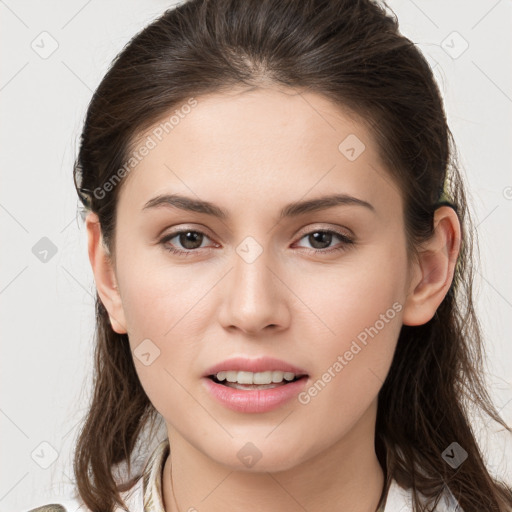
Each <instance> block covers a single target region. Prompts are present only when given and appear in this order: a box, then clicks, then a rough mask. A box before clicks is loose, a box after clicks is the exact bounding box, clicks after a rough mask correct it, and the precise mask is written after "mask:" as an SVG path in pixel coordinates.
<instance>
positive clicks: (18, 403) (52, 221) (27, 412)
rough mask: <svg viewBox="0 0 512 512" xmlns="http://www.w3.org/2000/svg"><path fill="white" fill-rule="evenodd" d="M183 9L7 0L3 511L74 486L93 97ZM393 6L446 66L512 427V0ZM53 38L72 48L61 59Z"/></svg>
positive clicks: (502, 395)
mask: <svg viewBox="0 0 512 512" xmlns="http://www.w3.org/2000/svg"><path fill="white" fill-rule="evenodd" d="M171 5H173V3H172V2H165V1H162V0H152V1H148V0H129V1H128V0H123V1H121V0H110V1H103V2H100V1H99V0H89V1H84V0H73V1H67V2H64V1H60V2H59V1H56V0H53V1H46V2H36V1H27V2H15V0H5V1H3V0H0V16H1V18H0V24H1V27H0V38H1V49H2V58H1V61H0V62H1V75H0V101H1V114H0V119H1V125H0V126H1V128H0V129H1V138H2V151H1V154H0V159H1V160H0V162H1V165H0V172H1V188H0V223H1V233H2V245H1V247H2V251H0V261H1V266H0V304H1V311H0V314H1V328H2V330H1V334H2V356H1V359H0V363H1V371H0V378H1V395H0V432H1V438H0V439H1V450H2V451H1V458H0V461H1V469H0V511H5V512H6V511H12V510H20V511H21V510H26V509H28V508H30V507H32V506H36V505H40V504H42V503H45V502H48V500H50V499H52V500H53V499H54V498H55V497H56V496H59V495H63V496H65V495H66V494H67V493H68V492H69V477H71V476H72V471H71V466H70V461H71V450H72V447H73V442H74V440H75V438H76V435H77V424H78V422H79V421H80V419H81V416H82V414H83V413H84V412H85V406H86V404H87V400H88V397H89V392H90V389H89V388H88V386H87V383H88V382H89V380H88V378H89V377H90V375H91V368H92V335H93V327H94V310H93V304H94V302H93V296H94V290H95V288H94V280H93V275H92V272H91V269H90V265H89V261H88V257H87V244H86V233H85V227H84V225H83V224H82V222H81V220H80V219H79V217H78V216H77V214H76V212H77V198H76V195H75V191H74V188H73V181H72V164H73V160H74V157H75V154H76V151H77V147H78V138H79V134H80V129H81V125H82V121H83V117H84V114H85V109H86V106H87V104H88V102H89V100H90V98H91V95H92V92H93V90H94V89H95V88H96V87H97V85H98V84H99V82H100V80H101V78H102V76H103V75H104V73H105V72H106V70H107V67H108V65H109V63H110V61H111V60H112V59H113V58H114V56H115V55H116V54H117V53H118V51H120V50H121V48H122V47H123V46H124V45H125V44H126V43H127V42H128V40H129V39H130V38H131V37H132V36H133V35H134V34H135V33H136V32H138V31H139V30H140V29H141V28H142V27H144V26H145V25H146V24H148V23H149V22H150V21H151V20H153V19H154V18H155V17H156V16H158V15H159V14H161V13H162V12H163V11H164V10H165V9H166V8H168V7H170V6H171ZM389 5H390V6H391V7H392V8H393V10H394V11H395V12H396V14H397V15H398V19H399V21H400V27H401V31H402V33H404V34H405V35H406V36H408V37H409V38H411V39H412V40H413V41H414V42H416V43H417V44H418V45H419V46H420V48H421V49H422V50H423V51H424V52H425V53H426V54H427V56H428V58H429V60H430V62H431V65H432V66H435V67H434V70H435V75H436V78H437V80H438V82H439V84H440V87H441V90H442V93H443V95H444V97H445V101H446V111H447V115H448V121H449V124H450V127H451V129H452V131H453V133H454V135H455V138H456V142H457V144H458V148H459V152H460V155H461V163H462V165H463V166H464V168H465V174H466V178H467V184H468V190H469V200H470V201H471V204H472V212H473V216H474V220H475V224H476V225H477V232H478V236H479V239H480V247H481V259H482V263H481V267H479V268H478V272H477V274H476V277H477V287H476V291H477V309H478V312H479V314H480V319H481V323H482V327H483V331H484V334H485V336H486V344H487V345H486V346H487V352H488V354H489V373H490V377H489V381H490V393H491V396H492V397H493V398H494V400H495V402H496V404H497V407H498V409H500V410H501V414H502V415H503V417H504V418H505V420H506V421H507V423H508V424H512V371H511V370H510V369H511V368H512V343H511V341H510V328H511V321H510V319H511V316H512V272H511V254H512V251H511V248H512V230H511V229H510V224H511V222H510V220H511V213H512V174H511V172H510V163H511V157H510V154H511V151H510V150H511V143H512V137H511V131H512V129H511V113H512V73H511V68H510V65H509V63H510V62H511V55H510V54H511V51H512V36H511V34H512V31H511V30H510V27H511V13H512V3H511V2H510V1H506V0H501V1H493V2H481V1H476V0H474V1H470V2H468V1H462V0H459V1H451V2H446V1H445V0H430V1H420V0H416V1H415V2H413V1H412V0H392V1H390V2H389ZM45 31H46V32H48V34H50V35H49V36H48V35H41V33H42V32H45ZM454 32H457V34H454ZM53 40H54V41H56V43H54V42H53ZM465 41H466V42H467V43H466V42H465ZM52 44H53V45H55V44H58V48H57V49H56V50H55V51H54V53H52V54H51V55H49V56H47V55H45V54H44V52H49V51H50V50H51V49H52ZM466 44H468V45H469V46H468V48H467V49H466V50H465V51H464V52H463V53H461V51H462V50H463V49H464V47H465V45H466ZM38 52H39V53H38ZM459 53H461V54H460V55H458V54H459ZM43 57H46V58H43ZM454 57H455V58H454ZM42 237H48V238H49V239H50V240H51V241H52V242H53V244H55V246H56V250H57V252H56V254H55V255H54V256H53V257H51V258H50V257H49V256H48V261H47V262H46V263H44V262H42V261H40V259H38V258H37V257H36V256H35V255H34V253H33V252H32V248H33V247H34V245H35V244H36V243H37V242H38V241H39V240H40V239H41V238H42ZM446 407H450V404H446ZM485 426H486V425H484V424H482V422H477V420H475V429H476V430H477V433H478V435H479V436H480V438H481V441H482V443H483V447H484V449H485V450H487V451H488V453H489V454H488V459H489V464H490V466H491V469H492V471H493V472H494V473H495V474H499V475H500V476H501V477H502V478H505V479H506V480H507V481H508V482H512V464H510V463H509V464H508V465H507V459H508V460H509V461H510V460H512V456H511V454H512V446H511V444H512V443H511V442H510V439H509V438H507V437H506V436H504V435H503V434H498V433H496V432H495V430H496V429H493V430H492V431H489V433H488V434H484V432H485V430H483V428H482V427H485ZM454 441H455V440H454ZM41 443H49V445H51V447H53V449H55V451H56V453H55V455H58V458H57V459H56V460H55V462H54V463H53V464H51V465H50V466H49V467H48V468H47V469H44V468H42V467H41V466H40V465H41V464H42V465H45V464H49V463H50V462H51V460H52V453H53V452H52V448H50V447H49V445H48V444H43V445H41Z"/></svg>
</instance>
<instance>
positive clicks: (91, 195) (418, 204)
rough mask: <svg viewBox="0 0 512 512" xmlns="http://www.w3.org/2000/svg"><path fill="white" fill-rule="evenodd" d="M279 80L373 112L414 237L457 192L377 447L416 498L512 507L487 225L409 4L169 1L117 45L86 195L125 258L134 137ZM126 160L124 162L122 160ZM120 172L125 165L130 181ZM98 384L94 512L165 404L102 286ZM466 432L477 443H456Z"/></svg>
mask: <svg viewBox="0 0 512 512" xmlns="http://www.w3.org/2000/svg"><path fill="white" fill-rule="evenodd" d="M262 84H265V85H268V84H276V85H279V86H286V87H290V88H293V89H296V90H299V91H312V92H316V93H319V94H322V95H324V96H325V97H326V98H328V99H329V100H331V101H332V102H334V103H335V104H336V105H338V106H339V107H340V108H343V109H344V110H345V111H347V112H351V113H353V114H354V115H356V116H358V118H359V119H360V120H361V121H362V122H365V123H366V124H367V125H368V127H369V129H370V130H371V133H372V135H373V136H374V137H375V140H376V141H377V143H378V147H379V152H380V156H381V158H382V160H383V162H384V163H385V164H386V167H387V169H388V171H389V173H390V176H391V177H392V179H393V180H394V181H395V182H396V183H397V186H398V187H399V189H400V191H401V193H402V195H403V198H404V216H405V225H406V230H407V241H408V246H409V248H410V249H411V250H412V252H414V250H415V248H416V247H417V246H418V244H419V243H420V242H422V241H424V240H426V239H428V238H429V237H430V236H431V235H432V233H433V214H434V211H435V209H436V208H437V207H439V206H440V205H442V204H445V205H449V206H451V207H452V208H453V209H454V210H455V211H456V213H457V214H458V217H459V220H460V222H461V226H462V248H461V252H460V254H459V257H458V261H457V265H456V269H455V276H454V279H453V282H452V284H451V287H450V289H449V291H448V293H447V295H446V297H445V299H444V300H443V302H442V304H441V305H440V306H439V308H438V310H437V312H436V313H435V315H434V317H433V318H432V319H431V320H430V321H429V322H427V323H426V324H424V325H421V326H414V327H411V326H403V327H402V330H401V332H400V336H399V339H398V344H397V348H396V352H395V356H394V360H393V362H392V365H391V368H390V371H389V374H388V376H387V379H386V381H385V382H384V384H383V386H382V388H381V390H380V392H379V397H378V413H377V424H376V435H375V449H376V453H377V456H378V457H379V461H380V463H381V465H382V466H383V468H384V469H385V472H386V478H387V481H386V485H389V483H390V481H391V479H395V480H396V481H397V482H398V483H399V484H401V485H402V486H404V487H411V488H412V490H413V496H414V507H415V510H417V511H420V510H427V509H426V508H423V507H424V505H422V504H421V501H420V499H419V496H418V492H421V493H422V494H423V495H424V496H426V497H427V498H428V500H427V501H428V504H429V505H430V506H432V505H433V504H434V503H435V502H436V500H437V498H438V496H439V495H440V493H441V492H442V491H443V490H444V489H446V488H448V489H449V490H450V491H451V493H452V494H453V496H454V497H455V498H456V499H457V500H458V502H459V504H460V505H461V506H462V508H463V509H464V511H465V512H482V511H486V512H490V511H500V512H501V511H505V510H512V493H511V489H510V488H507V487H506V485H505V484H504V483H502V482H499V481H497V480H495V479H494V478H493V477H491V475H490V474H489V472H488V469H487V468H486V466H485V464H484V460H483V456H482V453H481V451H480V448H479V446H478V444H477V441H476V439H475V435H474V433H473V431H472V427H471V424H470V420H469V418H470V413H471V410H470V406H471V405H473V406H475V407H476V409H478V410H480V411H483V412H485V414H487V415H488V416H489V417H490V418H492V419H493V420H495V421H496V422H498V423H499V424H500V425H502V426H503V427H504V428H505V429H507V430H508V431H509V432H512V430H511V429H510V428H509V427H508V426H507V425H506V424H505V423H504V421H503V420H502V419H501V417H500V416H499V414H498V412H497V411H496V409H495V407H494V406H493V404H492V402H491V400H490V398H489V396H488V394H487V391H486V385H485V382H484V377H483V366H482V361H483V355H484V353H483V347H482V338H481V333H480V328H479V323H478V319H477V317H476V315H475V310H474V305H473V298H472V281H473V271H474V270H473V261H474V254H473V249H474V248H475V250H476V248H477V245H476V244H475V242H476V240H473V237H474V234H475V231H474V229H473V228H472V224H471V219H470V216H469V211H468V207H467V202H466V197H465V192H464V184H463V181H462V178H461V173H460V170H459V169H460V166H459V165H458V163H457V155H456V148H455V144H454V140H453V136H452V134H451V132H450V130H449V128H448V126H447V122H446V117H445V113H444V107H443V103H442V99H441V95H440V92H439V89H438V87H437V84H436V82H435V79H434V77H433V74H432V70H431V69H430V67H429V65H428V63H427V61H426V60H425V58H424V57H423V55H422V54H421V52H420V51H419V50H418V49H417V48H416V46H415V45H414V44H413V43H412V42H411V41H410V40H409V39H407V38H406V37H404V36H403V35H401V34H400V32H399V30H398V22H397V19H396V16H395V15H394V13H392V11H391V12H390V9H389V7H388V6H387V5H385V4H384V3H382V4H378V3H376V2H373V1H371V0H301V1H297V0H243V1H242V0H191V1H188V2H185V3H182V4H180V5H178V6H177V7H175V8H173V9H170V10H168V11H166V12H165V13H164V14H163V15H162V16H161V17H159V18H158V19H157V20H155V21H154V22H153V23H151V24H150V25H149V26H147V27H146V28H145V29H144V30H142V31H141V32H140V33H139V34H137V35H136V36H135V37H134V38H133V39H132V40H131V41H130V42H129V43H128V44H127V45H126V46H125V48H124V49H123V50H122V51H121V52H120V54H119V55H118V56H117V57H116V58H115V60H114V61H113V63H112V65H111V67H110V69H109V70H108V72H107V74H106V75H105V77H104V78H103V80H102V82H101V83H100V85H99V87H98V88H97V90H96V92H95V93H94V96H93V98H92V100H91V102H90V105H89V107H88V111H87V115H86V119H85V123H84V127H83V132H82V135H81V141H80V150H79V154H78V157H77V160H76V163H75V167H74V179H75V185H76V188H77V192H78V194H79V197H80V199H81V201H82V203H83V205H84V206H85V208H86V210H89V211H93V212H95V213H96V214H97V215H98V217H99V220H100V224H101V229H102V234H103V239H104V241H105V244H106V246H107V248H108V249H109V251H110V254H111V256H112V258H113V259H115V247H114V244H113V240H114V236H113V235H114V230H115V225H116V204H117V198H118V195H119V193H120V190H122V186H123V182H124V179H125V175H126V172H127V170H126V162H128V161H130V156H131V155H132V152H133V149H134V141H135V140H136V139H137V137H138V136H139V135H140V134H141V133H143V131H144V130H146V129H148V128H149V127H151V126H153V125H154V124H155V123H156V122H159V121H161V119H163V118H164V117H165V116H169V115H171V112H172V111H173V110H174V109H179V108H180V106H182V105H185V104H187V102H189V101H190V98H194V97H200V96H201V95H202V94H207V93H212V92H217V93H222V92H223V91H229V90H230V89H232V88H233V87H235V86H240V85H242V86H246V87H258V86H259V85H262ZM122 169H124V172H122ZM116 180H117V181H116ZM95 341H96V345H95V374H94V382H93V396H92V400H91V403H90V407H89V409H88V413H87V415H86V418H85V420H84V422H83V425H82V427H81V430H80V435H79V438H78V440H77V444H76V450H75V455H74V472H75V476H76V481H77V490H78V492H79V494H80V497H81V498H82V499H83V501H84V502H85V504H86V505H87V506H88V507H89V508H90V509H91V510H92V511H94V512H100V511H101V512H105V511H112V510H113V509H114V506H115V505H116V504H117V505H120V506H122V507H123V508H125V509H126V505H125V503H124V502H123V501H122V500H121V496H120V494H119V492H120V491H121V490H124V489H127V488H128V487H129V486H130V485H132V484H133V483H134V482H135V481H136V478H137V477H135V478H134V479H132V480H131V481H129V482H118V481H116V479H115V478H114V475H113V471H112V470H113V467H114V465H116V464H119V463H126V464H127V465H128V468H129V470H130V459H131V457H132V455H133V452H134V448H135V446H136V443H137V442H138V440H139V439H140V438H141V437H143V435H144V434H145V433H146V435H147V430H148V428H149V426H151V428H153V426H154V425H155V423H156V422H157V420H158V419H159V415H158V413H157V411H156V410H155V409H154V407H153V405H152V404H151V402H150V401H149V399H148V397H147V396H146V394H145V392H144V390H143V388H142V386H141V384H140V382H139V379H138V377H137V374H136V371H135V367H134V363H133V359H132V354H131V351H130V346H129V342H128V338H127V335H126V334H123V335H120V334H117V333H116V332H114V330H113V329H112V327H111V325H110V321H109V316H108V314H107V312H106V309H105V308H104V306H103V304H102V303H101V300H100V298H99V296H98V295H97V296H96V340H95ZM454 441H456V442H457V443H458V444H459V445H460V446H461V447H462V448H463V449H464V450H465V451H466V452H467V453H468V457H467V459H466V460H465V461H464V462H463V463H462V464H461V465H460V466H459V467H458V468H456V469H453V468H452V467H451V466H450V465H449V464H447V463H446V462H445V460H444V459H443V457H442V454H443V452H444V451H445V450H446V449H447V448H448V447H449V446H450V445H451V443H452V442H454Z"/></svg>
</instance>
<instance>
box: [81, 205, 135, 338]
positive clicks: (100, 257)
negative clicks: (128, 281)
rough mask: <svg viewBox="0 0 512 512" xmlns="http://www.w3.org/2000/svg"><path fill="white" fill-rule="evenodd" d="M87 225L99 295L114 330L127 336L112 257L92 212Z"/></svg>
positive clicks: (91, 261) (91, 258)
mask: <svg viewBox="0 0 512 512" xmlns="http://www.w3.org/2000/svg"><path fill="white" fill-rule="evenodd" d="M85 223H86V227H87V238H88V253H89V261H90V263H91V267H92V271H93V274H94V281H95V283H96V289H97V290H98V295H99V297H100V299H101V302H102V303H103V305H104V306H105V309H106V310H107V311H108V314H109V318H110V323H111V325H112V329H113V330H114V331H115V332H117V333H118V334H125V333H126V332H127V330H126V320H125V315H124V310H123V304H122V301H121V295H120V293H119V289H118V286H117V281H116V276H115V272H114V268H113V265H112V261H111V258H110V255H109V254H108V252H107V249H106V248H105V246H104V244H103V239H102V235H101V225H100V222H99V219H98V216H97V215H96V214H95V213H93V212H90V213H89V214H88V215H87V217H86V219H85Z"/></svg>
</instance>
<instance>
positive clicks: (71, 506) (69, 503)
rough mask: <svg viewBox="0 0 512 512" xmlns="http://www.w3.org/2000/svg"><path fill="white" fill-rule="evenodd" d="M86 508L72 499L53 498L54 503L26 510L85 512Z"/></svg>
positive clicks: (32, 511)
mask: <svg viewBox="0 0 512 512" xmlns="http://www.w3.org/2000/svg"><path fill="white" fill-rule="evenodd" d="M86 511H87V508H86V507H85V506H83V505H80V503H79V502H78V501H76V500H73V499H68V500H60V499H59V500H55V502H54V503H48V504H47V505H41V506H39V507H36V508H31V509H30V510H27V512H86Z"/></svg>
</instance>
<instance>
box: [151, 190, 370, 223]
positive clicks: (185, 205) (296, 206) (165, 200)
mask: <svg viewBox="0 0 512 512" xmlns="http://www.w3.org/2000/svg"><path fill="white" fill-rule="evenodd" d="M340 205H353V206H362V207H365V208H367V209H369V210H371V211H372V212H374V213H375V208H374V207H373V206H372V205H371V204H370V203H368V202H367V201H363V200H362V199H358V198H357V197H353V196H350V195H348V194H333V195H329V196H324V197H319V198H317V199H309V200H306V201H295V202H293V203H290V204H288V205H286V206H285V207H284V208H283V209H282V210H281V212H280V214H279V218H280V219H284V218H289V217H297V216H299V215H303V214H304V213H310V212H316V211H320V210H326V209H328V208H333V207H334V206H340ZM162 207H164V208H165V207H171V208H179V209H180V210H185V211H190V212H196V213H204V214H206V215H212V216H213V217H217V218H219V219H228V218H229V217H230V215H229V213H228V212H227V211H226V210H223V209H222V208H220V207H219V206H217V205H215V204H213V203H210V202H209V201H202V200H200V199H194V198H192V197H187V196H183V195H180V194H161V195H158V196H156V197H153V198H152V199H150V200H149V201H148V202H147V203H146V204H145V205H144V207H143V208H142V211H144V210H148V209H151V208H162Z"/></svg>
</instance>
